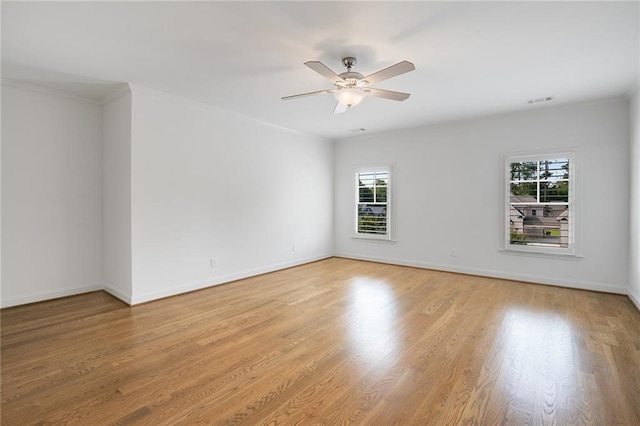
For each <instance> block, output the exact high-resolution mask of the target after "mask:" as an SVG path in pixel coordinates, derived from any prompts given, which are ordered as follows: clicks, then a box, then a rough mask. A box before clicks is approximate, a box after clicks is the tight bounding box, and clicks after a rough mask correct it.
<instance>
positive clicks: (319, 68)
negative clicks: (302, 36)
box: [304, 61, 345, 84]
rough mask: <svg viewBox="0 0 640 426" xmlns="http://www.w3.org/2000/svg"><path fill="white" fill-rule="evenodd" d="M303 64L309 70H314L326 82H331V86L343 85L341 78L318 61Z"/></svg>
mask: <svg viewBox="0 0 640 426" xmlns="http://www.w3.org/2000/svg"><path fill="white" fill-rule="evenodd" d="M304 64H305V65H306V66H308V67H309V68H311V69H312V70H314V71H315V72H317V73H318V74H320V75H321V76H323V77H324V78H326V79H327V80H329V81H330V82H332V83H333V84H336V83H345V81H344V80H343V79H342V77H340V76H339V75H338V74H336V73H335V72H333V71H331V69H330V68H329V67H327V66H326V65H325V64H323V63H322V62H320V61H309V62H305V63H304Z"/></svg>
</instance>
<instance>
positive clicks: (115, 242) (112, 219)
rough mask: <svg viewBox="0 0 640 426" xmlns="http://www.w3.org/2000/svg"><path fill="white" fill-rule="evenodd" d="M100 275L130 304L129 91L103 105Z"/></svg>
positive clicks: (106, 285) (112, 289)
mask: <svg viewBox="0 0 640 426" xmlns="http://www.w3.org/2000/svg"><path fill="white" fill-rule="evenodd" d="M102 120H103V132H102V138H103V145H102V152H103V164H102V168H103V218H104V220H103V235H104V239H103V253H104V254H103V277H104V286H105V289H106V290H107V291H108V292H109V293H111V294H113V295H115V296H117V297H118V298H120V299H122V300H124V301H125V302H127V303H131V298H132V288H131V286H132V282H131V92H130V91H129V90H128V89H127V90H126V91H125V92H121V93H120V94H119V95H118V96H116V97H115V98H113V99H111V100H110V101H109V102H108V103H107V104H105V105H104V107H103V112H102Z"/></svg>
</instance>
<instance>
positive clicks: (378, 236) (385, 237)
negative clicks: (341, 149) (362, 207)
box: [353, 166, 393, 241]
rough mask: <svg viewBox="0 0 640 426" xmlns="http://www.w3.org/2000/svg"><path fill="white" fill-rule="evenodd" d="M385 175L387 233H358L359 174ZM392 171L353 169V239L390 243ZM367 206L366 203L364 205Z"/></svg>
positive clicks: (388, 168)
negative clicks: (381, 173)
mask: <svg viewBox="0 0 640 426" xmlns="http://www.w3.org/2000/svg"><path fill="white" fill-rule="evenodd" d="M379 172H386V173H387V202H386V207H387V233H386V234H368V233H364V232H358V205H359V204H360V181H359V178H360V174H362V173H379ZM392 182H393V169H392V167H391V166H375V167H360V168H357V169H355V172H354V184H353V186H354V189H355V191H354V192H355V195H354V203H353V206H354V209H353V217H354V222H353V237H354V238H361V239H366V240H378V241H392V240H391V234H392V232H391V229H392V228H391V227H392V210H393V208H392V197H393V186H392ZM364 204H368V203H364Z"/></svg>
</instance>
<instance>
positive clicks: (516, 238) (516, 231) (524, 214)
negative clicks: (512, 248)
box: [509, 204, 569, 248]
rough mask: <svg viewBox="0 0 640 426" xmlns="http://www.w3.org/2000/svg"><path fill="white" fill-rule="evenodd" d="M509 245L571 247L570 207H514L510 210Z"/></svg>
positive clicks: (542, 205) (536, 205)
mask: <svg viewBox="0 0 640 426" xmlns="http://www.w3.org/2000/svg"><path fill="white" fill-rule="evenodd" d="M533 212H536V214H533ZM509 243H510V244H515V245H527V246H539V247H560V248H567V247H569V207H568V206H566V205H564V206H557V205H553V206H551V205H544V204H533V205H526V206H513V205H512V206H511V207H510V209H509Z"/></svg>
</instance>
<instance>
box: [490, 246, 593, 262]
mask: <svg viewBox="0 0 640 426" xmlns="http://www.w3.org/2000/svg"><path fill="white" fill-rule="evenodd" d="M498 252H499V253H500V254H507V255H514V256H527V257H541V258H545V259H555V260H573V261H577V260H582V259H583V258H584V256H582V255H580V254H574V253H549V252H546V251H535V250H515V249H505V248H499V249H498Z"/></svg>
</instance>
